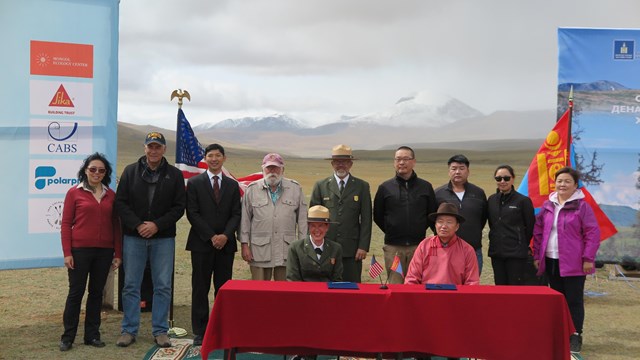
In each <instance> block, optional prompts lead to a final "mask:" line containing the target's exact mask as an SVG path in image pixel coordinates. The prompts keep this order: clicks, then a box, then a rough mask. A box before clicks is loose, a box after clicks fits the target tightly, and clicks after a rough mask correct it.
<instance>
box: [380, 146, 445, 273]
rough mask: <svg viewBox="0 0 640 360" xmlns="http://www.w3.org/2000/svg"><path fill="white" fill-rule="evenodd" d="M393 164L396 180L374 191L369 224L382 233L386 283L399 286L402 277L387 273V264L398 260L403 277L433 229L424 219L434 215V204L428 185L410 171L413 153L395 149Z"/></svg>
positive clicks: (412, 163) (394, 178)
mask: <svg viewBox="0 0 640 360" xmlns="http://www.w3.org/2000/svg"><path fill="white" fill-rule="evenodd" d="M393 164H394V167H395V169H396V176H395V177H393V178H391V179H389V180H387V181H385V182H383V183H382V184H380V186H379V187H378V191H377V192H376V196H375V198H374V201H373V221H374V222H375V223H376V225H378V227H379V228H380V230H382V232H384V246H383V248H382V250H383V251H384V262H385V268H386V269H387V275H388V279H389V283H391V284H402V283H403V282H404V279H403V276H400V274H399V273H397V272H395V271H391V270H390V268H391V264H392V263H393V260H394V258H395V257H396V256H398V258H399V259H400V264H401V266H402V272H403V275H405V274H406V273H407V270H408V268H409V264H410V263H411V259H412V258H413V253H414V252H415V250H416V248H417V247H418V244H420V242H421V241H422V240H423V239H424V238H425V237H426V233H427V228H429V227H431V228H432V229H433V222H432V221H430V220H429V219H428V215H429V214H431V213H434V212H436V210H437V204H436V197H435V194H434V192H433V186H431V183H429V182H428V181H426V180H423V179H420V178H419V177H418V175H417V174H416V173H415V171H413V168H414V167H415V165H416V158H415V153H414V151H413V149H411V148H410V147H408V146H401V147H399V148H398V149H397V150H396V153H395V157H394V159H393Z"/></svg>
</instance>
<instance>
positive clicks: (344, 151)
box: [325, 144, 358, 160]
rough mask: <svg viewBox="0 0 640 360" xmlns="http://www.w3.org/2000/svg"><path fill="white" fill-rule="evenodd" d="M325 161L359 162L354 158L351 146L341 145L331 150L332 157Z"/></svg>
mask: <svg viewBox="0 0 640 360" xmlns="http://www.w3.org/2000/svg"><path fill="white" fill-rule="evenodd" d="M325 160H358V159H356V158H355V157H353V151H352V150H351V147H350V146H347V145H344V144H340V145H336V146H334V147H333V149H331V157H330V158H326V159H325Z"/></svg>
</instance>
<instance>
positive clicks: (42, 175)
mask: <svg viewBox="0 0 640 360" xmlns="http://www.w3.org/2000/svg"><path fill="white" fill-rule="evenodd" d="M55 175H56V168H55V167H53V166H38V167H37V168H36V181H35V187H36V189H38V190H43V189H44V188H46V187H47V186H52V185H70V186H74V185H77V184H78V179H75V178H63V177H61V176H58V177H55Z"/></svg>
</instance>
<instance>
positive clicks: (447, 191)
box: [436, 155, 489, 273]
mask: <svg viewBox="0 0 640 360" xmlns="http://www.w3.org/2000/svg"><path fill="white" fill-rule="evenodd" d="M447 165H448V166H449V182H448V183H446V184H444V185H442V186H440V187H439V188H437V189H436V199H437V200H438V205H440V204H442V203H444V202H447V203H451V204H455V205H457V206H458V212H459V213H460V215H462V216H463V217H464V218H465V219H466V221H465V222H464V224H461V225H460V229H458V232H457V234H458V236H459V237H460V238H462V239H463V240H464V241H466V242H467V243H469V245H471V246H473V248H474V249H475V250H476V256H477V257H478V270H479V271H480V273H482V229H484V225H485V224H486V223H487V219H488V217H489V212H488V209H487V195H485V193H484V190H482V189H481V188H480V187H478V186H476V185H474V184H472V183H470V182H469V181H468V179H469V159H467V157H466V156H464V155H454V156H452V157H451V158H449V161H447Z"/></svg>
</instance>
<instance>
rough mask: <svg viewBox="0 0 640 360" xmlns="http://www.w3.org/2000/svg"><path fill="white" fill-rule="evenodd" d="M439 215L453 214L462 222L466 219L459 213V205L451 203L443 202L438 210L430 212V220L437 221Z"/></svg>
mask: <svg viewBox="0 0 640 360" xmlns="http://www.w3.org/2000/svg"><path fill="white" fill-rule="evenodd" d="M438 215H451V216H455V217H456V219H458V222H459V223H460V224H462V223H463V222H464V221H465V219H464V217H463V216H462V215H460V214H458V207H457V206H455V205H454V204H451V203H446V202H445V203H442V204H440V206H438V211H436V212H434V213H431V214H429V220H431V221H433V222H435V221H436V219H437V218H438Z"/></svg>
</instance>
